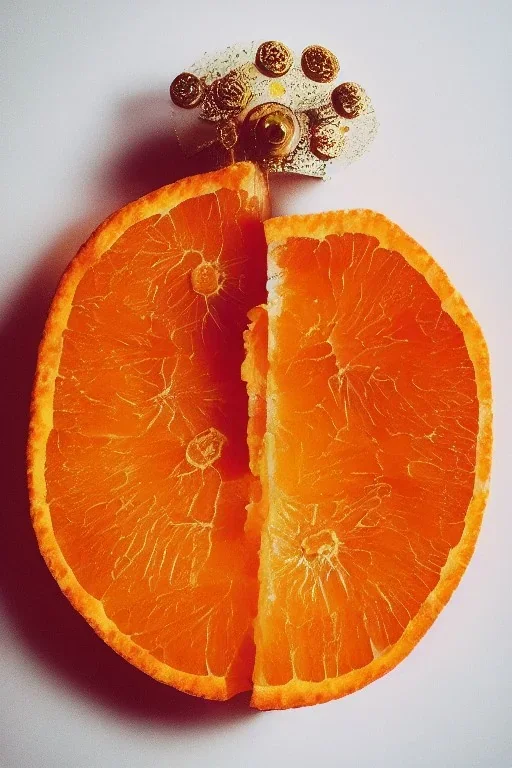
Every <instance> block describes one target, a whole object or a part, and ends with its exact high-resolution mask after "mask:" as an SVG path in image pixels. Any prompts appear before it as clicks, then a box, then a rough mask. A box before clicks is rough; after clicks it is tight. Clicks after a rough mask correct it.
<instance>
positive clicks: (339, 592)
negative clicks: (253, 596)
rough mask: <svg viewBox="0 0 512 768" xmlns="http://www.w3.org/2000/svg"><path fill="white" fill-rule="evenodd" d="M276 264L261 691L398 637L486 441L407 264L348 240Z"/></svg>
mask: <svg viewBox="0 0 512 768" xmlns="http://www.w3.org/2000/svg"><path fill="white" fill-rule="evenodd" d="M272 258H273V264H272V266H271V273H272V274H273V273H277V275H278V276H277V278H275V279H274V280H272V281H271V283H270V285H271V290H270V292H269V299H268V307H269V309H268V311H269V339H270V341H269V377H268V381H267V402H268V421H267V434H266V437H265V444H266V455H265V462H266V470H265V471H266V475H267V477H266V484H267V489H266V493H267V495H268V509H269V511H268V516H267V519H266V522H265V525H264V528H263V536H262V542H261V565H260V597H259V609H258V618H257V622H256V664H255V674H254V681H255V683H256V684H258V685H263V686H264V685H280V684H284V683H287V682H288V681H290V680H292V679H299V680H305V681H321V680H324V679H326V678H333V677H337V676H340V675H343V674H345V673H347V672H350V671H351V670H354V669H359V668H362V667H364V666H366V665H367V664H369V663H370V662H371V661H372V660H373V659H374V658H376V657H378V656H379V655H380V654H382V652H383V651H384V650H385V649H386V648H388V647H389V646H390V645H392V644H393V643H395V642H396V641H397V640H398V639H399V638H400V636H401V635H402V633H403V631H404V628H405V627H406V625H407V623H408V622H409V621H410V620H411V619H413V618H414V617H415V615H416V614H417V612H418V610H419V609H420V607H421V606H422V604H423V602H424V601H425V599H426V598H427V596H428V595H429V593H430V592H431V591H432V589H433V588H434V587H435V586H436V585H437V583H438V581H439V578H440V571H441V569H442V567H443V566H444V565H445V563H446V561H447V558H448V555H449V552H450V549H451V548H452V547H454V546H455V545H456V544H457V542H458V541H459V539H460V537H461V534H462V532H463V528H464V517H465V513H466V510H467V507H468V503H469V501H470V499H471V496H472V491H473V485H474V467H475V444H476V435H477V432H478V402H477V397H476V385H475V375H474V369H473V365H472V363H471V360H470V358H469V356H468V352H467V349H466V346H465V343H464V339H463V335H462V332H461V331H460V329H459V328H458V327H457V325H456V324H455V323H454V322H453V320H452V319H451V318H450V317H449V316H448V315H447V314H446V313H445V312H444V311H443V310H442V308H441V304H440V300H439V298H438V297H437V296H436V295H435V294H434V292H433V291H432V289H431V288H430V287H429V286H428V284H427V282H426V280H425V279H424V278H423V277H422V276H421V275H420V274H419V273H418V272H417V271H416V270H415V269H413V268H412V267H411V266H409V265H408V264H407V262H406V261H405V260H404V258H403V257H402V256H401V255H400V254H397V253H394V252H390V251H387V250H385V249H383V248H380V247H379V243H378V241H377V240H376V239H375V238H372V237H369V236H366V235H362V234H355V235H352V234H344V235H342V236H340V235H331V236H327V237H326V238H325V240H323V241H320V242H319V241H318V240H313V239H307V238H295V239H294V238H292V239H289V240H288V241H287V242H286V243H285V244H284V245H281V246H279V245H277V246H275V248H274V250H273V253H272ZM264 495H265V491H264Z"/></svg>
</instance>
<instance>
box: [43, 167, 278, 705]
mask: <svg viewBox="0 0 512 768" xmlns="http://www.w3.org/2000/svg"><path fill="white" fill-rule="evenodd" d="M266 210H267V191H266V185H265V182H264V179H263V177H262V175H261V174H260V172H259V171H258V170H257V169H256V167H255V166H252V165H250V164H240V165H238V166H232V167H230V168H227V169H224V170H222V171H219V172H216V173H212V174H206V175H204V176H199V177H193V178H190V179H186V180H184V181H182V182H178V183H177V184H174V185H171V186H169V187H165V188H163V189H161V190H158V191H157V192H155V193H153V194H151V195H148V196H147V197H145V198H142V199H141V200H139V201H137V202H135V203H133V204H131V205H129V206H127V207H126V208H125V209H123V210H122V211H120V212H118V213H116V214H115V215H114V216H113V217H112V218H111V219H109V220H108V221H107V222H106V223H105V224H104V225H103V226H102V227H100V229H99V230H98V231H97V232H96V233H95V234H94V235H93V236H92V237H91V239H90V240H89V241H88V242H87V243H86V244H85V246H84V247H83V248H82V249H81V251H80V252H79V254H78V255H77V257H76V258H75V259H74V261H73V262H72V264H71V266H70V268H69V270H68V271H67V273H66V274H65V276H64V278H63V280H62V282H61V285H60V287H59V290H58V292H57V296H56V298H55V300H54V303H53V306H52V309H51V312H50V315H49V319H48V322H47V326H46V330H45V335H44V339H43V342H42V345H41V348H40V354H39V362H38V371H37V380H36V384H35V390H34V397H33V414H32V422H31V437H30V443H29V470H30V488H31V499H32V513H33V519H34V525H35V529H36V533H37V536H38V539H39V544H40V548H41V551H42V553H43V555H44V556H45V558H46V560H47V562H48V564H49V566H50V568H51V570H52V571H53V573H54V575H55V577H56V578H57V580H58V581H59V584H60V586H61V587H62V589H63V590H64V591H65V592H66V594H67V595H68V597H69V599H70V600H71V602H72V603H73V604H74V605H75V607H76V608H77V609H78V610H79V611H81V612H82V613H83V615H84V616H85V617H86V619H87V620H88V621H89V622H90V623H91V624H92V625H93V626H94V627H95V629H96V630H97V632H98V633H99V634H100V635H101V636H102V637H103V638H104V639H105V640H106V641H107V642H108V643H109V644H110V645H111V646H112V647H113V648H114V649H115V650H117V651H118V652H119V653H121V654H122V655H124V656H125V657H127V658H128V659H129V660H130V661H131V662H132V663H134V664H136V665H138V666H139V667H141V668H142V669H143V670H144V671H146V672H148V673H149V674H151V675H153V676H154V677H157V678H158V679H160V680H162V681H164V682H167V683H170V684H172V685H175V686H177V687H179V688H182V689H183V690H186V691H189V692H191V693H195V694H197V695H201V696H206V697H210V698H226V697H228V696H230V695H232V694H233V693H236V692H237V691H239V690H244V689H247V688H249V687H250V686H251V674H252V666H253V655H254V648H253V640H252V620H253V617H254V614H255V611H256V601H257V582H256V570H257V558H256V550H255V548H254V546H253V547H251V546H247V544H246V540H245V534H244V524H245V518H246V509H245V507H246V504H247V503H248V501H249V494H250V488H251V484H252V483H253V482H254V478H253V477H252V475H251V473H250V472H249V468H248V448H247V442H246V428H247V394H246V391H245V387H244V385H243V382H242V381H241V379H240V366H241V364H242V361H243V356H244V350H243V338H242V334H243V330H244V328H245V326H246V314H247V311H248V310H249V309H250V308H251V307H252V306H254V305H255V304H258V303H259V302H261V301H263V300H264V299H265V258H266V246H265V241H264V235H263V228H262V224H261V221H262V218H263V217H264V216H265V214H266Z"/></svg>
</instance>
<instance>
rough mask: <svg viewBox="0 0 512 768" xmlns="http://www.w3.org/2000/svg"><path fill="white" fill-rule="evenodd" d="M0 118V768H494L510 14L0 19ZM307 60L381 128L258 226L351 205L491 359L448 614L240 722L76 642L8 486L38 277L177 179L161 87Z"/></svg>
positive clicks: (84, 10)
mask: <svg viewBox="0 0 512 768" xmlns="http://www.w3.org/2000/svg"><path fill="white" fill-rule="evenodd" d="M2 6H3V11H2V26H3V31H2V37H3V41H2V44H1V49H2V50H1V58H2V62H1V72H2V78H3V80H4V82H3V85H2V95H1V104H0V113H1V115H2V121H3V124H4V127H3V134H4V135H3V138H2V142H1V145H0V146H1V155H2V174H1V179H2V183H1V191H0V194H1V196H2V203H1V211H2V230H1V254H0V255H1V259H2V261H1V275H2V278H1V281H0V282H1V284H0V330H1V338H2V350H1V352H2V357H1V363H0V388H1V390H0V403H1V405H2V419H1V422H0V446H1V451H2V455H1V461H0V469H1V472H2V478H1V479H0V483H1V484H0V488H1V504H0V514H1V516H2V520H1V522H0V568H1V569H2V608H1V610H2V612H1V615H0V646H1V648H0V658H1V662H0V765H2V767H3V768H29V766H30V768H46V767H48V768H82V766H83V768H86V767H87V768H99V767H101V768H103V766H105V768H107V767H108V768H110V767H112V768H118V767H119V768H121V767H122V768H125V767H126V768H160V766H162V767H163V766H166V767H167V766H169V767H171V768H172V767H174V766H178V767H180V768H181V766H185V767H188V766H192V767H194V766H213V767H214V768H215V767H216V766H221V767H222V768H224V766H226V767H227V768H229V767H230V766H242V767H245V766H248V767H249V768H251V767H253V766H265V768H267V767H269V768H270V767H271V766H279V767H280V768H281V767H283V766H294V768H302V766H304V767H305V766H311V765H319V764H320V763H321V762H325V763H326V764H329V765H332V766H340V767H341V766H343V767H344V768H345V767H348V768H351V767H352V766H358V767H359V766H361V768H366V767H368V768H370V767H371V768H376V767H380V766H393V768H395V767H397V768H401V767H402V766H403V767H404V768H420V766H421V768H434V767H435V768H473V767H474V766H475V767H476V766H478V767H480V766H481V767H482V768H510V766H512V714H511V706H512V704H511V702H512V672H511V670H512V663H511V651H512V612H511V606H512V599H511V597H510V594H511V591H512V570H511V562H512V557H511V555H510V550H511V541H512V525H511V519H512V517H511V502H510V497H511V493H510V477H511V474H512V472H511V470H512V463H511V450H510V445H511V441H512V420H511V411H510V404H509V400H510V387H511V374H512V370H511V363H510V357H511V355H510V346H511V342H510V339H511V332H512V328H511V323H510V314H511V313H510V305H511V303H512V292H511V291H512V285H511V277H512V272H511V269H510V259H511V255H510V246H511V242H512V225H511V222H512V216H511V206H512V195H511V173H510V171H511V146H510V136H511V120H512V110H511V107H510V101H511V86H512V83H511V69H512V64H511V54H510V50H511V49H510V30H511V26H512V4H511V3H510V0H509V1H508V2H507V0H503V1H502V2H499V1H498V0H491V2H484V0H480V1H477V0H473V2H471V1H470V0H467V1H466V2H463V1H462V0H461V1H460V2H454V1H453V0H444V2H437V1H436V2H429V0H423V1H421V0H404V1H403V2H399V0H390V1H389V2H379V1H378V0H375V2H370V0H358V2H352V0H350V2H349V1H348V0H337V2H332V3H330V2H327V0H313V2H307V3H306V2H299V1H297V2H294V3H292V2H286V3H279V2H277V0H275V2H271V3H265V4H261V5H260V4H258V3H256V2H252V3H250V2H247V0H245V2H242V0H237V2H228V1H227V0H224V1H220V2H217V3H214V2H207V0H188V2H180V3H176V2H174V0H165V1H164V0H161V1H159V0H147V1H146V2H142V1H141V0H137V2H133V1H132V2H127V0H123V2H120V0H88V2H84V3H77V2H64V0H60V1H57V0H31V2H29V0H17V1H16V2H14V1H13V0H4V3H3V4H2ZM269 38H273V39H282V40H283V41H284V42H286V43H288V44H289V45H290V46H291V47H293V48H294V49H295V50H297V51H300V50H301V49H302V47H303V46H305V45H307V44H309V43H316V42H319V43H322V44H325V45H326V46H328V47H330V48H332V49H333V50H334V51H335V52H336V53H338V54H339V58H340V60H341V64H342V75H343V77H344V79H353V80H356V81H359V82H361V83H362V84H364V85H365V87H366V88H367V90H368V92H369V93H370V95H371V96H372V97H373V100H374V103H375V107H376V110H377V114H378V117H379V121H380V124H381V130H380V133H379V135H378V138H377V140H376V141H375V143H374V145H373V147H372V149H371V151H370V152H369V153H368V154H367V155H366V156H365V157H364V159H363V160H361V161H360V162H359V163H357V164H356V165H354V166H352V167H351V168H349V169H348V170H346V171H343V172H341V173H340V174H339V175H337V176H335V178H333V180H332V181H330V182H328V183H325V182H319V181H305V180H304V181H301V180H296V179H295V180H286V181H282V180H279V182H278V183H276V184H275V185H274V188H273V194H274V211H275V212H276V213H281V212H314V211H322V210H326V209H332V208H343V207H359V206H363V207H371V208H375V209H377V210H380V211H382V212H384V213H386V214H387V215H388V216H390V217H391V218H392V219H395V220H396V221H397V222H398V223H399V224H400V225H401V226H402V227H403V228H404V229H406V230H407V231H409V232H410V233H411V234H412V235H413V236H414V237H415V238H416V239H418V240H419V241H420V242H421V243H422V244H423V245H424V246H425V247H427V248H428V249H429V250H430V251H431V252H432V253H433V254H434V256H435V257H436V258H437V260H438V261H439V262H440V263H441V265H442V266H443V267H444V268H445V269H446V270H447V272H448V273H449V275H450V276H451V278H452V280H453V281H454V283H455V284H456V286H457V287H458V288H459V290H460V291H461V293H462V294H463V295H464V296H465V297H466V299H467V301H468V303H469V305H470V307H471V308H472V310H473V312H474V313H475V315H476V317H477V318H478V319H479V321H480V322H481V325H482V327H483V330H484V333H485V334H486V337H487V339H488V342H489V346H490V350H491V354H492V365H493V380H494V394H495V459H494V469H493V483H492V494H491V499H490V502H489V505H488V509H487V514H486V517H485V521H484V526H483V529H482V533H481V536H480V540H479V544H478V547H477V551H476V554H475V556H474V558H473V560H472V562H471V565H470V567H469V568H468V571H467V573H466V576H465V577H464V579H463V581H462V583H461V586H460V587H459V589H458V590H457V592H456V594H455V595H454V597H453V599H452V600H451V602H450V604H449V606H448V607H447V609H446V610H445V611H444V612H443V613H442V615H441V616H440V618H439V619H438V621H437V622H436V624H435V626H434V627H433V629H432V630H431V631H430V632H429V633H428V635H427V637H426V638H425V639H424V640H423V641H422V642H421V643H420V645H419V646H418V647H417V649H416V650H415V651H414V652H413V653H412V654H411V656H409V657H408V658H407V659H406V660H405V661H404V662H402V664H400V665H399V667H398V668H397V669H396V670H394V671H393V672H391V673H390V674H388V675H387V676H386V677H384V678H383V679H381V680H379V681H377V682H376V683H374V684H372V685H371V686H370V687H368V688H366V689H364V690H362V691H360V692H359V693H357V694H354V695H352V696H349V697H348V698H346V699H342V700H340V701H336V702H332V703H330V704H325V705H322V706H317V707H313V708H307V709H302V710H295V711H288V712H273V713H272V712H271V713H263V714H257V713H253V712H251V711H249V709H248V707H247V697H244V696H242V697H238V698H237V699H235V700H233V701H232V702H229V703H227V704H215V703H208V702H202V701H199V700H196V699H193V698H191V697H187V696H184V695H182V694H179V693H177V692H175V691H173V690H172V689H169V688H166V687H165V686H162V685H160V684H158V683H156V682H154V681H153V680H151V679H149V678H146V677H145V676H144V675H143V674H142V673H140V672H138V671H137V670H135V669H133V668H131V667H130V666H129V665H128V664H126V663H125V662H123V661H122V660H121V659H120V658H118V657H117V656H116V655H115V654H114V653H113V652H112V651H111V650H110V649H108V648H107V647H106V646H104V645H103V643H102V642H101V641H100V640H99V639H98V638H97V637H96V636H95V635H94V633H93V632H92V631H91V630H89V628H88V627H87V626H86V624H85V622H84V621H83V620H82V619H81V618H80V617H79V616H77V615H76V614H75V613H74V612H73V610H72V609H71V608H70V606H69V605H68V604H67V601H66V600H65V599H64V598H63V597H62V596H61V595H60V592H59V590H58V588H57V586H56V585H55V584H54V582H53V580H52V578H51V577H50V576H49V574H48V573H47V571H46V568H45V566H44V565H43V563H42V561H41V560H40V558H39V555H38V552H37V548H36V545H35V541H34V537H33V535H32V532H31V529H30V524H29V519H28V508H27V502H26V491H25V481H24V456H23V452H24V442H25V433H26V423H27V403H28V396H29V391H30V386H31V378H32V375H33V369H34V362H35V351H36V345H37V341H38V339H39V336H40V333H41V329H42V323H43V320H44V316H45V312H46V310H47V307H48V302H49V300H50V297H51V294H52V291H53V290H54V288H55V285H56V281H57V279H58V275H59V274H60V271H61V270H62V268H63V266H64V265H65V264H66V263H67V262H68V260H69V259H70V257H71V256H72V255H73V254H74V252H75V251H76V249H77V247H78V246H79V245H80V244H81V242H82V241H83V240H84V239H85V237H86V236H87V235H88V234H89V232H90V231H91V230H92V228H93V227H94V226H95V225H96V224H98V223H99V222H100V221H101V220H102V219H103V218H104V217H105V216H106V215H107V214H109V213H110V212H112V211H113V210H114V209H116V208H117V207H119V205H121V204H122V203H125V202H128V201H129V200H132V199H134V198H135V197H137V196H139V195H140V194H143V193H145V192H147V191H149V190H151V189H153V188H155V187H157V186H161V185H162V184H164V183H167V182H169V181H172V180H174V179H175V178H177V177H179V176H180V175H183V174H185V173H186V172H187V171H186V166H185V165H183V163H182V162H178V161H177V160H176V147H175V145H174V143H173V139H172V136H171V132H170V129H169V105H168V85H169V83H170V81H171V79H172V78H173V77H174V76H175V75H176V74H177V73H178V72H179V71H181V70H182V69H183V68H184V67H186V66H187V65H188V64H190V63H192V62H193V61H194V60H195V59H196V58H198V57H199V56H200V55H201V54H202V53H203V52H204V51H212V50H217V49H222V48H223V47H225V46H227V45H229V44H231V43H234V42H237V41H242V42H243V41H247V40H251V39H269Z"/></svg>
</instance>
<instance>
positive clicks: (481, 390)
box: [251, 209, 492, 710]
mask: <svg viewBox="0 0 512 768" xmlns="http://www.w3.org/2000/svg"><path fill="white" fill-rule="evenodd" d="M345 232H352V233H356V232H364V233H365V234H366V235H374V236H375V237H376V238H377V239H378V240H379V242H380V246H381V247H383V248H386V249H390V250H395V251H398V253H401V254H402V255H403V257H404V258H405V259H406V261H407V262H408V263H409V264H410V265H411V266H412V267H414V269H416V270H417V271H418V272H420V273H421V274H422V275H423V276H424V277H425V279H426V281H427V282H428V284H429V285H430V287H431V288H432V289H433V291H434V292H435V293H436V294H437V296H438V297H439V298H440V299H441V304H442V307H443V309H444V310H445V311H446V312H448V314H449V315H450V317H451V318H452V319H453V320H454V321H455V323H456V324H457V325H458V326H459V328H460V329H461V330H462V332H463V334H464V340H465V343H466V347H467V349H468V353H469V356H470V359H471V361H472V363H473V366H474V369H475V378H476V386H477V396H478V401H479V431H478V438H477V447H476V462H475V484H474V488H473V496H472V499H471V501H470V503H469V505H468V509H467V512H466V516H465V521H466V524H465V528H464V532H463V534H462V537H461V539H460V541H459V543H458V544H457V545H456V546H455V547H454V548H453V549H452V550H451V552H450V554H449V556H448V560H447V562H446V563H445V565H444V567H443V568H442V570H441V575H440V579H439V583H438V584H437V586H436V588H435V589H434V590H433V591H432V592H431V593H430V595H429V596H428V598H427V600H426V601H425V603H424V604H423V605H422V607H421V609H420V610H419V612H418V613H417V615H416V616H415V617H414V619H412V620H411V621H410V622H409V624H408V625H407V627H406V629H405V631H404V633H403V635H402V636H401V638H400V640H398V641H397V642H396V643H395V644H394V645H392V646H390V647H389V648H388V649H387V650H386V651H385V652H384V653H383V654H382V655H381V656H380V657H378V658H376V659H374V660H373V661H372V662H370V664H368V665H366V666H365V667H363V668H361V669H355V670H352V671H351V672H349V673H347V674H345V675H342V676H340V677H337V678H332V679H326V680H323V681H321V682H308V681H304V680H298V679H292V680H290V681H289V682H288V683H286V684H284V685H275V686H271V685H265V686H262V685H257V684H255V685H254V688H253V694H252V699H251V706H253V707H255V708H257V709H263V710H266V709H288V708H291V707H301V706H309V705H313V704H318V703H321V702H326V701H330V700H332V699H337V698H341V697H342V696H346V695H348V694H349V693H353V692H354V691H357V690H359V689H361V688H363V687H364V686H365V685H368V683H371V682H373V681H374V680H377V679H378V678H379V677H382V676H383V675H385V674H386V673H387V672H389V671H390V670H392V669H393V668H394V667H396V666H397V664H399V663H400V662H401V661H402V660H403V659H404V658H405V657H406V656H408V654H409V653H410V652H411V651H412V649H413V648H414V646H415V645H416V644H417V643H418V642H419V641H420V640H421V638H422V637H423V636H424V635H425V633H426V632H427V630H428V629H429V628H430V627H431V626H432V624H433V622H434V621H435V619H436V618H437V616H438V615H439V613H440V612H441V610H442V609H443V608H444V606H445V605H446V603H447V602H448V600H449V599H450V597H451V595H452V593H453V591H454V589H455V588H456V587H457V585H458V583H459V581H460V579H461V578H462V575H463V573H464V571H465V570H466V567H467V565H468V563H469V560H470V559H471V556H472V554H473V551H474V548H475V544H476V540H477V538H478V534H479V531H480V527H481V522H482V516H483V511H484V507H485V504H486V500H487V496H488V493H489V478H490V469H491V453H492V393H491V378H490V369H489V353H488V350H487V345H486V342H485V339H484V337H483V334H482V331H481V329H480V326H479V325H478V323H477V321H476V320H475V318H474V317H473V315H472V314H471V312H470V311H469V309H468V307H467V305H466V303H465V302H464V300H463V298H462V297H461V296H460V294H459V293H458V292H457V291H456V290H455V288H454V287H453V285H452V284H451V282H450V280H449V279H448V277H447V275H446V273H445V272H444V271H443V269H442V268H441V267H440V266H439V265H438V264H437V263H436V262H435V261H434V259H433V258H432V256H430V254H428V253H427V251H425V249H424V248H422V247H421V246H420V245H419V244H418V243H417V242H416V241H415V240H413V239H412V238H411V237H410V236H409V235H407V234H406V233H405V232H404V231H403V230H402V229H400V227H398V226H397V225H396V224H394V223H393V222H391V221H390V220H389V219H387V218H386V217H385V216H383V215H382V214H379V213H375V212H374V211H369V210H363V209H361V210H351V211H336V212H330V213H324V214H317V215H311V216H288V217H281V218H276V219H271V220H269V221H267V222H266V223H265V234H266V238H267V243H268V244H269V255H268V271H269V275H271V274H273V273H275V272H276V270H277V267H276V266H275V264H273V260H272V249H273V248H276V247H277V246H279V245H282V244H283V243H284V242H285V241H286V240H287V239H288V238H297V237H311V238H315V239H317V240H322V239H324V238H325V237H326V236H327V235H329V234H343V233H345ZM260 568H261V565H260ZM257 632H258V630H257V620H256V642H257Z"/></svg>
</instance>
